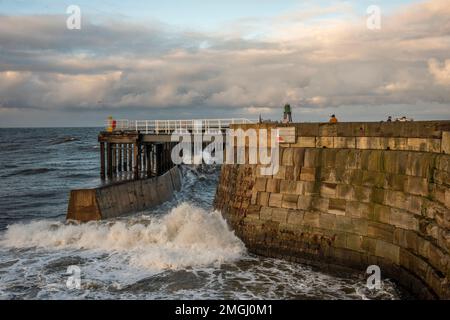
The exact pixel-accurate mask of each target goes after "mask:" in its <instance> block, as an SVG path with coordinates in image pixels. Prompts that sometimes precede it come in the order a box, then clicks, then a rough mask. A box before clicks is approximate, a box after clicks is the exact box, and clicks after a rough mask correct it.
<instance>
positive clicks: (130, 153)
mask: <svg viewBox="0 0 450 320" xmlns="http://www.w3.org/2000/svg"><path fill="white" fill-rule="evenodd" d="M127 146H128V171H129V172H132V171H133V145H132V144H131V143H129V144H128V145H127Z"/></svg>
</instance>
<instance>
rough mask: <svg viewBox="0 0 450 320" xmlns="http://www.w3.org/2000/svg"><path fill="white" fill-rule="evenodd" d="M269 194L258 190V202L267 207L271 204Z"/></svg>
mask: <svg viewBox="0 0 450 320" xmlns="http://www.w3.org/2000/svg"><path fill="white" fill-rule="evenodd" d="M269 195H270V193H268V192H258V200H257V204H258V205H260V206H263V207H267V206H268V205H269Z"/></svg>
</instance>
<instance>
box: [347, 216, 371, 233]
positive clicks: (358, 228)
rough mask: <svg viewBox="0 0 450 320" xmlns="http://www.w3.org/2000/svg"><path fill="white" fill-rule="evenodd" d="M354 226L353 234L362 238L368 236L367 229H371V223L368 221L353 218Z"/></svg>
mask: <svg viewBox="0 0 450 320" xmlns="http://www.w3.org/2000/svg"><path fill="white" fill-rule="evenodd" d="M351 219H352V220H351V221H352V225H353V232H354V233H356V234H359V235H362V236H366V235H367V229H368V227H369V221H368V220H366V219H359V218H351Z"/></svg>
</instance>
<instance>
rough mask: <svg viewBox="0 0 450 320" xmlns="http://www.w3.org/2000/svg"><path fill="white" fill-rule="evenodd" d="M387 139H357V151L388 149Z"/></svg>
mask: <svg viewBox="0 0 450 320" xmlns="http://www.w3.org/2000/svg"><path fill="white" fill-rule="evenodd" d="M386 144H387V142H386V139H385V138H383V137H357V138H356V148H357V149H378V150H379V149H386V147H387V146H386Z"/></svg>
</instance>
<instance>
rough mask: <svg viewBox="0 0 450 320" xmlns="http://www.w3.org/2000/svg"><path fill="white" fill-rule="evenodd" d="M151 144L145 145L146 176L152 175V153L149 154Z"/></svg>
mask: <svg viewBox="0 0 450 320" xmlns="http://www.w3.org/2000/svg"><path fill="white" fill-rule="evenodd" d="M151 148H152V145H151V144H146V145H145V156H146V159H147V177H151V175H152V155H151V151H152V150H151Z"/></svg>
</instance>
